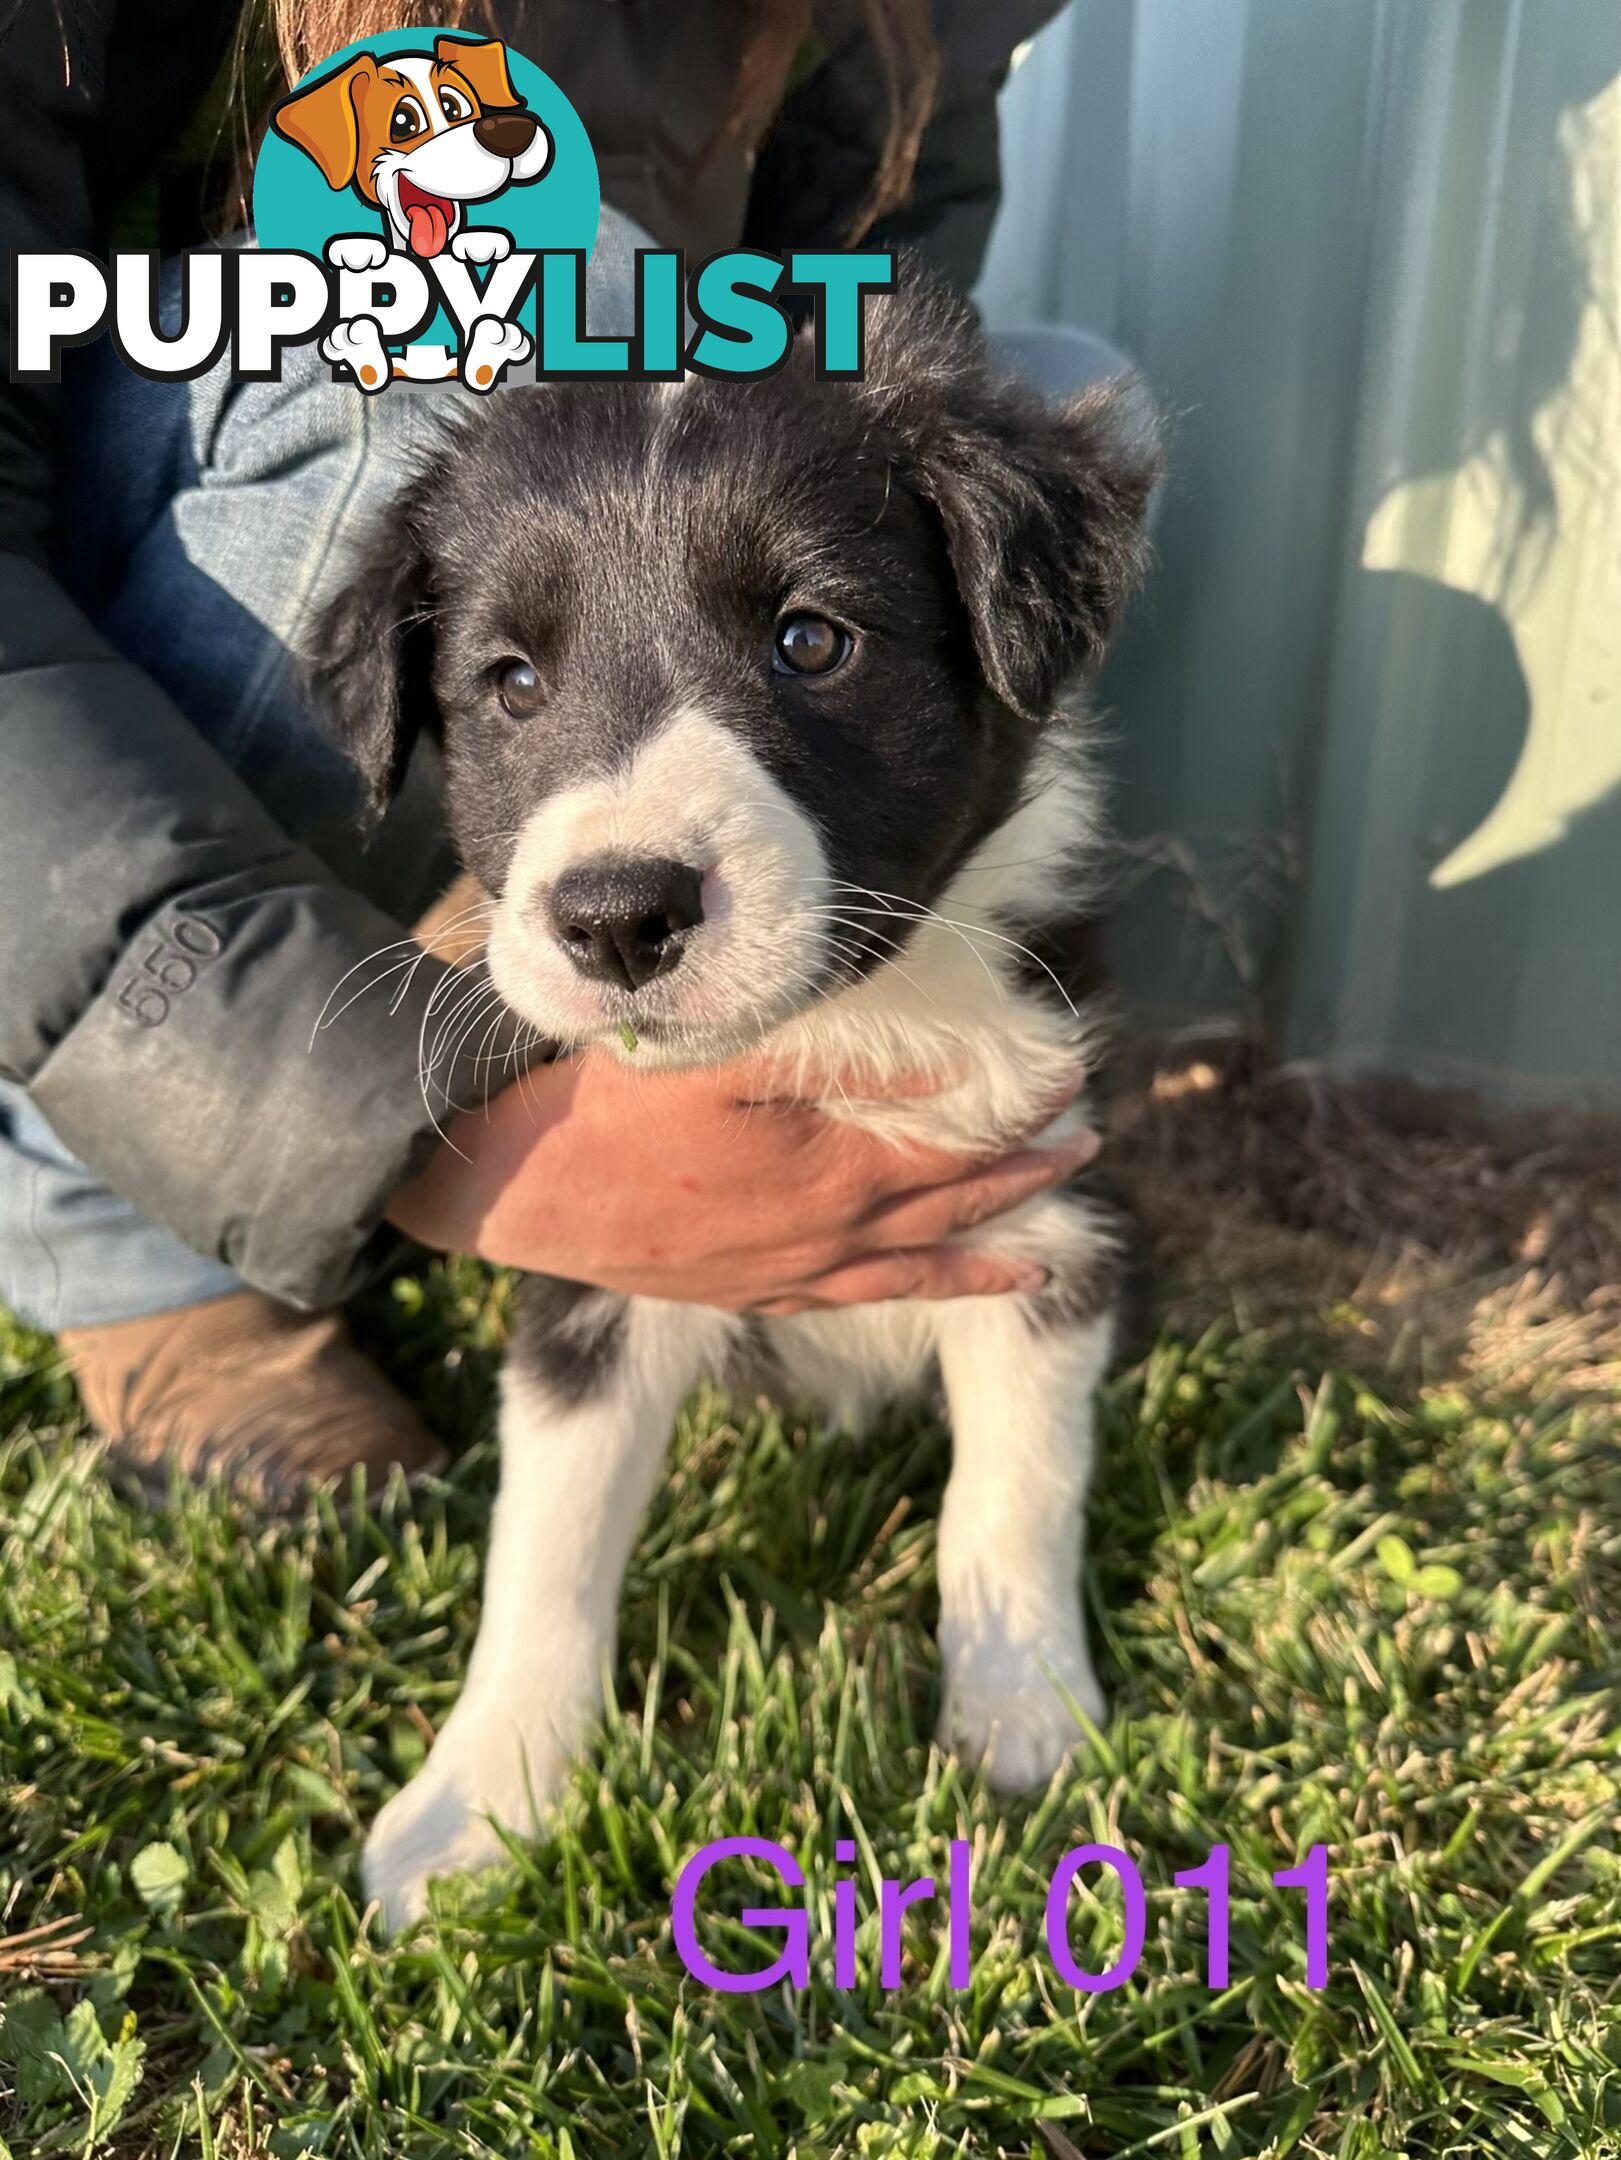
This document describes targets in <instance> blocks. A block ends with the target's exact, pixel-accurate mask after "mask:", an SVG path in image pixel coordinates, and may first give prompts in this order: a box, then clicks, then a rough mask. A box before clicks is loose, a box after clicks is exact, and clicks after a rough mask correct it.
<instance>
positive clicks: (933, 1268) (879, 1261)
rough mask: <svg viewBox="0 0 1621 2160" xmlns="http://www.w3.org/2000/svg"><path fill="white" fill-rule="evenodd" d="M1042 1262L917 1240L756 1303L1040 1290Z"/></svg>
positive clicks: (768, 1307)
mask: <svg viewBox="0 0 1621 2160" xmlns="http://www.w3.org/2000/svg"><path fill="white" fill-rule="evenodd" d="M1046 1280H1047V1271H1046V1269H1045V1268H1042V1267H1037V1266H1036V1265H1035V1263H1034V1262H1033V1261H1029V1260H1004V1259H1000V1258H998V1257H997V1256H996V1255H995V1254H993V1253H982V1252H973V1251H971V1250H970V1249H969V1248H968V1247H967V1246H965V1245H931V1246H915V1247H912V1248H909V1249H906V1250H899V1251H892V1252H885V1253H878V1254H874V1255H873V1256H872V1257H871V1258H870V1259H866V1260H852V1261H849V1262H847V1263H846V1264H845V1265H844V1266H843V1267H837V1268H833V1269H832V1270H830V1272H829V1273H827V1274H825V1275H818V1276H816V1277H815V1278H814V1279H813V1280H812V1281H810V1282H807V1283H800V1284H798V1285H797V1286H796V1287H795V1288H794V1289H793V1290H791V1291H789V1292H786V1293H785V1294H784V1295H783V1296H782V1297H779V1298H772V1299H768V1300H767V1301H766V1302H765V1303H763V1304H761V1305H759V1306H757V1307H756V1308H755V1309H756V1311H759V1312H764V1313H783V1312H807V1311H808V1312H815V1311H821V1310H824V1309H828V1308H832V1307H835V1306H840V1305H882V1304H887V1303H889V1302H890V1301H891V1300H893V1299H895V1298H928V1299H936V1298H954V1297H1001V1296H1003V1295H1004V1294H1005V1293H1007V1292H1009V1291H1025V1292H1029V1291H1032V1290H1039V1289H1040V1288H1041V1287H1042V1285H1043V1283H1045V1282H1046Z"/></svg>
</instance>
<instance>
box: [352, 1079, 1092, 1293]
mask: <svg viewBox="0 0 1621 2160" xmlns="http://www.w3.org/2000/svg"><path fill="white" fill-rule="evenodd" d="M1080 1079H1081V1075H1080V1074H1077V1075H1076V1086H1077V1087H1078V1086H1079V1085H1080ZM943 1084H944V1083H916V1084H914V1085H913V1086H912V1088H911V1089H910V1092H913V1093H927V1092H929V1091H930V1090H931V1089H932V1088H933V1087H934V1086H936V1085H943ZM782 1085H783V1084H782V1081H781V1078H780V1076H779V1075H777V1074H774V1073H773V1071H772V1069H771V1067H770V1064H769V1062H768V1061H767V1060H766V1059H765V1058H763V1057H749V1058H743V1059H738V1060H735V1061H734V1062H732V1063H730V1064H727V1065H723V1066H712V1067H707V1068H704V1069H702V1070H700V1071H693V1072H668V1071H648V1072H637V1071H633V1070H630V1069H628V1068H627V1067H625V1066H624V1065H622V1064H621V1063H620V1062H619V1061H618V1060H617V1059H615V1058H612V1057H609V1056H607V1055H605V1054H603V1053H601V1052H597V1051H587V1052H585V1053H583V1054H581V1055H579V1056H577V1057H575V1058H572V1059H569V1060H564V1061H560V1062H559V1063H557V1064H554V1065H547V1066H541V1067H538V1068H536V1069H535V1070H533V1071H531V1072H530V1073H529V1074H527V1075H526V1076H525V1078H524V1079H523V1080H522V1081H521V1082H520V1083H518V1084H517V1085H515V1086H513V1087H510V1088H508V1089H507V1090H506V1091H505V1092H504V1093H503V1094H501V1095H499V1096H497V1097H496V1099H495V1100H494V1102H493V1103H491V1105H490V1106H489V1109H488V1111H483V1110H479V1111H469V1112H466V1113H464V1114H463V1115H462V1116H461V1117H459V1118H458V1119H457V1120H456V1122H455V1124H454V1125H453V1126H452V1128H451V1131H450V1136H449V1138H450V1145H449V1146H446V1147H443V1148H441V1149H440V1150H439V1152H438V1154H437V1155H436V1156H435V1158H434V1159H433V1161H432V1162H431V1163H430V1164H429V1165H428V1167H427V1169H426V1170H424V1171H423V1172H422V1173H421V1175H420V1176H418V1177H417V1178H416V1179H414V1180H413V1181H412V1182H411V1183H410V1184H409V1185H407V1186H405V1187H403V1188H402V1189H401V1191H400V1192H399V1193H398V1194H397V1195H396V1196H395V1200H394V1204H393V1205H392V1207H391V1208H390V1209H389V1217H390V1220H391V1221H393V1222H394V1223H395V1224H397V1225H398V1227H399V1228H400V1229H402V1230H404V1231H406V1232H407V1233H408V1234H409V1235H410V1236H412V1237H415V1238H417V1239H418V1240H420V1242H422V1243H423V1244H426V1245H433V1246H437V1247H440V1248H442V1249H445V1250H455V1251H463V1252H473V1253H477V1254H479V1255H481V1256H482V1257H483V1258H484V1259H487V1260H491V1261H494V1262H496V1263H498V1264H500V1265H502V1266H507V1267H516V1268H522V1269H524V1270H526V1271H528V1272H530V1273H535V1274H546V1275H560V1276H564V1277H566V1278H568V1279H569V1280H571V1281H575V1282H588V1283H595V1284H598V1285H600V1286H601V1287H602V1288H604V1289H609V1290H618V1291H622V1292H624V1293H627V1294H629V1295H632V1296H637V1297H652V1298H666V1299H671V1300H674V1301H677V1302H680V1303H683V1304H696V1305H714V1306H719V1307H720V1308H722V1309H723V1310H725V1311H730V1312H759V1313H774V1314H776V1313H792V1312H805V1311H814V1310H818V1309H821V1308H825V1307H829V1306H840V1305H862V1304H871V1303H876V1302H879V1301H881V1300H883V1299H888V1298H948V1297H965V1296H967V1297H986V1296H992V1295H995V1294H997V1293H1000V1292H1003V1291H1011V1290H1032V1289H1036V1288H1038V1287H1039V1286H1040V1283H1041V1282H1042V1280H1043V1275H1042V1271H1041V1270H1040V1269H1039V1268H1037V1267H1035V1266H1033V1265H1031V1264H1030V1263H1028V1262H1025V1261H1021V1260H1004V1259H1000V1258H997V1257H995V1256H993V1255H991V1254H989V1253H981V1252H975V1251H971V1250H969V1249H968V1248H967V1247H965V1246H960V1245H951V1244H948V1243H946V1240H947V1239H949V1238H950V1237H951V1236H952V1235H953V1233H955V1232H957V1231H961V1230H965V1229H969V1228H971V1227H972V1226H973V1225H975V1224H977V1223H982V1222H986V1221H988V1220H989V1219H991V1218H992V1217H994V1216H996V1215H999V1214H1001V1213H1003V1212H1004V1211H1005V1210H1006V1209H1008V1208H1012V1207H1016V1206H1018V1204H1019V1203H1020V1202H1021V1201H1023V1200H1028V1199H1030V1198H1031V1197H1032V1196H1033V1195H1034V1194H1036V1193H1039V1192H1042V1191H1045V1190H1046V1189H1048V1188H1049V1187H1051V1186H1053V1185H1056V1184H1058V1183H1060V1182H1061V1181H1062V1180H1063V1179H1064V1178H1066V1177H1068V1176H1070V1175H1071V1174H1072V1173H1073V1172H1074V1171H1075V1170H1077V1169H1079V1168H1080V1167H1081V1166H1082V1164H1084V1163H1085V1162H1087V1161H1089V1160H1090V1159H1091V1157H1092V1156H1093V1155H1094V1154H1095V1153H1096V1152H1097V1145H1098V1142H1097V1136H1096V1135H1095V1134H1094V1133H1091V1132H1080V1133H1074V1134H1070V1135H1068V1136H1066V1138H1065V1139H1064V1140H1063V1141H1062V1142H1061V1143H1058V1144H1055V1145H1053V1146H1052V1147H1047V1148H1040V1149H1032V1148H1026V1149H1020V1150H1016V1151H1014V1152H1011V1153H1004V1154H1002V1155H1000V1156H994V1157H980V1158H977V1159H973V1158H965V1157H963V1156H961V1155H948V1154H945V1153H943V1152H941V1151H940V1150H938V1149H935V1148H929V1147H923V1146H917V1145H911V1144H907V1145H897V1144H896V1143H895V1142H894V1141H891V1140H884V1139H878V1138H875V1137H874V1136H873V1135H872V1134H870V1133H865V1132H862V1131H860V1130H858V1129H857V1128H855V1127H853V1126H851V1125H848V1124H845V1123H843V1122H841V1121H840V1120H838V1119H835V1118H831V1117H828V1116H826V1115H824V1114H823V1113H822V1112H821V1111H819V1110H817V1109H815V1108H813V1107H812V1106H810V1105H809V1104H807V1103H804V1102H802V1101H797V1100H794V1099H792V1098H791V1097H788V1096H786V1095H784V1094H783V1093H782V1092H781V1091H782ZM774 1091H776V1092H774ZM847 1092H849V1088H848V1085H847ZM1062 1107H1063V1105H1062V1104H1061V1103H1053V1104H1050V1105H1048V1106H1047V1107H1046V1108H1045V1109H1044V1110H1043V1111H1042V1112H1041V1113H1040V1115H1039V1117H1038V1118H1037V1119H1036V1120H1035V1121H1034V1123H1033V1125H1032V1130H1038V1129H1040V1128H1041V1127H1042V1126H1044V1125H1046V1124H1047V1123H1048V1122H1050V1121H1051V1119H1052V1118H1053V1117H1055V1116H1056V1115H1057V1113H1058V1111H1059V1110H1060V1109H1061V1108H1062Z"/></svg>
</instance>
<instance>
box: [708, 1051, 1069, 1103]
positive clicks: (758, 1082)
mask: <svg viewBox="0 0 1621 2160" xmlns="http://www.w3.org/2000/svg"><path fill="white" fill-rule="evenodd" d="M961 1078H962V1067H961V1066H952V1067H942V1068H938V1069H934V1070H931V1071H927V1072H903V1073H895V1072H887V1071H881V1070H880V1069H879V1068H878V1067H877V1066H862V1065H846V1066H842V1067H841V1068H840V1069H839V1070H838V1071H833V1070H832V1069H831V1068H829V1069H828V1070H825V1071H820V1070H807V1069H806V1068H805V1067H803V1066H799V1065H786V1064H783V1063H780V1062H774V1061H773V1060H772V1059H771V1058H770V1057H769V1056H762V1057H758V1058H748V1059H744V1060H741V1061H739V1062H738V1063H737V1064H735V1065H730V1066H728V1067H727V1068H726V1079H727V1084H728V1086H729V1088H730V1089H731V1092H732V1094H733V1096H734V1098H735V1099H736V1100H737V1102H738V1103H740V1104H764V1103H772V1104H780V1105H782V1106H784V1107H793V1108H804V1109H816V1108H820V1107H822V1106H823V1105H825V1104H832V1105H833V1106H834V1107H835V1108H836V1107H837V1105H838V1104H839V1103H841V1102H852V1103H859V1102H867V1103H870V1102H915V1101H918V1100H921V1099H926V1098H927V1097H928V1096H930V1095H943V1094H944V1093H945V1091H946V1090H947V1088H952V1087H955V1086H956V1085H957V1083H958V1081H959V1080H961ZM1070 1093H1071V1094H1073V1093H1074V1090H1073V1089H1071V1090H1070ZM1065 1100H1066V1101H1067V1100H1068V1097H1067V1096H1066V1097H1065Z"/></svg>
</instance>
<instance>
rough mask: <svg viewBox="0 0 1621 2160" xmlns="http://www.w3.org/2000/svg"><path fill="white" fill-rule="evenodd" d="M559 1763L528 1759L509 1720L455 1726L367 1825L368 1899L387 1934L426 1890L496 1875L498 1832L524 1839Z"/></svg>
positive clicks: (404, 1923) (422, 1908)
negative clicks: (488, 1872) (483, 1873)
mask: <svg viewBox="0 0 1621 2160" xmlns="http://www.w3.org/2000/svg"><path fill="white" fill-rule="evenodd" d="M564 1769H565V1763H564V1759H563V1757H562V1755H561V1754H560V1753H558V1752H557V1751H556V1750H554V1749H552V1748H551V1747H549V1746H548V1747H545V1748H543V1749H542V1750H540V1751H539V1752H538V1753H536V1752H532V1751H531V1750H529V1749H527V1748H526V1747H525V1746H524V1744H523V1741H522V1738H521V1736H520V1735H519V1733H518V1730H517V1728H516V1726H514V1725H513V1724H512V1723H511V1721H510V1720H509V1719H501V1720H499V1721H496V1720H493V1719H492V1720H487V1721H486V1720H483V1719H478V1720H469V1721H467V1722H465V1723H463V1724H462V1725H461V1727H460V1729H459V1730H458V1723H457V1719H456V1718H454V1717H453V1718H452V1719H451V1721H450V1723H449V1724H448V1725H446V1727H445V1729H444V1731H443V1732H442V1733H441V1734H440V1736H439V1739H438V1741H437V1743H436V1745H435V1747H434V1750H433V1753H432V1754H431V1755H430V1756H429V1758H428V1761H427V1764H426V1767H425V1768H424V1769H422V1770H421V1771H419V1772H418V1774H417V1775H416V1776H415V1777H414V1778H413V1779H412V1780H411V1782H410V1784H409V1785H406V1786H403V1787H402V1788H401V1790H400V1791H399V1792H397V1793H396V1794H395V1795H394V1797H393V1799H392V1800H390V1801H389V1803H388V1805H387V1806H386V1807H385V1808H384V1809H383V1811H382V1813H381V1814H380V1815H379V1816H378V1818H377V1820H376V1822H375V1823H373V1825H372V1829H371V1835H370V1837H368V1838H367V1840H366V1850H365V1854H364V1856H363V1858H362V1860H361V1876H362V1879H363V1881H364V1883H365V1886H366V1895H367V1897H368V1898H375V1899H376V1900H377V1902H378V1904H379V1905H380V1906H381V1907H382V1911H383V1924H384V1926H385V1927H386V1928H387V1929H388V1931H389V1933H390V1934H394V1933H396V1932H398V1930H399V1929H401V1928H403V1927H408V1926H409V1925H410V1923H411V1922H412V1921H413V1920H418V1919H420V1918H421V1917H422V1915H423V1913H424V1912H426V1910H427V1906H428V1885H429V1883H430V1882H432V1881H434V1880H435V1879H436V1878H437V1877H439V1876H441V1875H463V1874H472V1873H476V1872H478V1871H479V1870H480V1869H483V1868H487V1867H493V1866H494V1865H495V1864H496V1863H497V1862H498V1861H499V1860H501V1859H502V1858H503V1857H504V1855H505V1853H506V1846H505V1845H504V1844H503V1843H502V1840H501V1837H500V1835H499V1833H498V1831H497V1830H496V1828H495V1825H496V1824H497V1823H500V1824H501V1825H502V1826H503V1827H504V1828H506V1829H508V1830H515V1831H517V1832H518V1833H519V1834H520V1835H526V1834H528V1833H529V1832H530V1831H532V1830H533V1829H534V1827H535V1818H536V1814H537V1812H538V1811H539V1810H540V1809H542V1808H544V1807H545V1806H546V1804H547V1803H548V1801H550V1800H551V1799H552V1798H553V1796H554V1795H555V1793H556V1792H557V1790H558V1788H559V1787H560V1785H561V1784H562V1780H563V1774H564Z"/></svg>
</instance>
